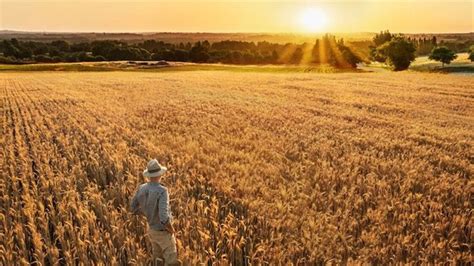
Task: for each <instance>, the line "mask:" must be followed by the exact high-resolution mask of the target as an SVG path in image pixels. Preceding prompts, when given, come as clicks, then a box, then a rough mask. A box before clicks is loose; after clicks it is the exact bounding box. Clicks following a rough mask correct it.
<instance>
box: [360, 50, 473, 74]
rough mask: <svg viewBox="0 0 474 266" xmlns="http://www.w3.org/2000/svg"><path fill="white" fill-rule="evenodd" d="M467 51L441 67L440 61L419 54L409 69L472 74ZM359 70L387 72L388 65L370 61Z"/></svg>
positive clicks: (471, 65)
mask: <svg viewBox="0 0 474 266" xmlns="http://www.w3.org/2000/svg"><path fill="white" fill-rule="evenodd" d="M468 57H469V55H468V54H467V53H462V54H458V58H456V59H455V60H454V61H453V62H451V64H449V65H447V64H446V65H445V66H444V68H443V67H442V65H441V63H440V62H437V61H433V60H429V59H428V56H420V57H417V58H416V59H415V61H414V62H413V63H412V64H411V65H410V68H409V70H413V71H418V72H439V73H459V74H466V75H474V63H473V62H471V61H470V60H469V59H468ZM360 70H364V71H370V72H389V71H391V70H390V67H389V66H387V65H386V64H381V63H377V62H375V63H371V64H370V65H367V66H363V67H361V68H360Z"/></svg>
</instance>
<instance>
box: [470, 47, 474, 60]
mask: <svg viewBox="0 0 474 266" xmlns="http://www.w3.org/2000/svg"><path fill="white" fill-rule="evenodd" d="M469 60H471V62H474V45H473V46H471V48H469Z"/></svg>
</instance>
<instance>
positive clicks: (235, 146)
mask: <svg viewBox="0 0 474 266" xmlns="http://www.w3.org/2000/svg"><path fill="white" fill-rule="evenodd" d="M472 84H473V79H472V78H471V77H461V76H450V75H441V74H422V73H409V72H408V73H342V74H341V73H339V74H312V73H311V74H305V73H238V72H230V71H202V72H200V71H195V72H166V73H147V72H107V73H105V72H92V73H84V72H83V73H81V72H77V73H72V72H69V73H60V72H43V73H33V72H30V73H21V72H17V73H13V72H12V73H2V74H0V88H1V89H0V91H1V94H0V95H1V112H2V121H1V123H2V127H1V130H2V134H1V136H2V137H1V142H2V158H1V160H2V174H1V176H2V178H1V180H0V189H1V192H2V193H1V196H0V202H1V207H0V208H1V214H0V224H1V226H0V230H1V231H0V264H1V265H11V264H20V265H21V264H28V263H33V262H38V263H41V264H43V265H49V264H60V265H63V264H67V265H71V264H86V265H87V264H112V265H115V264H122V265H123V264H144V263H147V262H148V258H149V256H150V253H151V245H150V243H149V242H148V240H147V238H146V237H145V232H146V222H145V220H144V219H143V218H140V217H136V216H132V215H131V214H130V213H129V212H128V209H127V208H128V204H129V200H130V197H131V195H132V193H133V192H134V191H135V189H136V188H137V186H138V185H139V184H140V183H142V182H145V181H146V180H145V178H144V177H143V176H142V175H141V173H142V171H143V169H144V168H145V166H146V163H147V161H148V160H149V159H150V158H154V157H156V158H158V159H159V160H160V162H162V163H163V164H164V165H166V166H168V168H169V169H170V171H169V174H168V175H167V176H166V177H165V178H164V180H163V183H164V184H165V185H166V186H168V188H169V190H170V193H171V194H170V195H171V207H172V212H173V215H174V217H175V228H176V230H177V234H176V237H177V240H178V243H177V245H178V253H179V256H180V258H181V259H182V260H183V261H184V262H185V263H186V264H190V265H196V264H199V263H206V264H218V265H230V264H232V265H249V264H253V265H262V264H272V265H274V264H285V265H288V264H294V265H314V264H320V263H337V264H340V263H349V264H353V263H371V264H388V263H409V262H422V263H446V262H447V263H454V262H465V263H468V262H470V261H472V255H471V254H472V252H473V250H474V247H473V244H472V241H473V234H474V232H473V230H472V228H473V226H474V224H473V217H472V215H473V198H472V195H473V192H474V187H473V184H474V183H473V181H472V174H473V171H474V166H473V163H474V155H473V154H474V152H473V145H474V143H473V142H474V115H473V114H474V87H473V85H472Z"/></svg>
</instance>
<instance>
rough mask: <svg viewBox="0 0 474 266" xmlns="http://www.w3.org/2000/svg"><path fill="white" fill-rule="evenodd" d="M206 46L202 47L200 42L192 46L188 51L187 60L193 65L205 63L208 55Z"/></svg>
mask: <svg viewBox="0 0 474 266" xmlns="http://www.w3.org/2000/svg"><path fill="white" fill-rule="evenodd" d="M206 47H207V44H206V45H202V44H201V42H197V43H195V44H194V46H193V48H191V51H189V58H190V59H191V61H192V62H195V63H205V62H207V61H208V60H209V53H208V49H207V48H206Z"/></svg>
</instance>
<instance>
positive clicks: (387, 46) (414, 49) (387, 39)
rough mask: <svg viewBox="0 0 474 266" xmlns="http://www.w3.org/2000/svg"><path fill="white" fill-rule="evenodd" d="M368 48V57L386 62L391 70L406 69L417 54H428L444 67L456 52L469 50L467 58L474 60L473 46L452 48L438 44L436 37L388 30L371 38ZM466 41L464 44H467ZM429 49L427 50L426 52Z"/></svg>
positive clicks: (455, 56)
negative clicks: (406, 34)
mask: <svg viewBox="0 0 474 266" xmlns="http://www.w3.org/2000/svg"><path fill="white" fill-rule="evenodd" d="M372 42H373V45H371V46H370V47H369V48H370V59H371V60H372V61H376V62H381V63H386V64H388V65H390V66H392V68H393V70H395V71H400V70H405V69H408V67H409V66H410V64H411V63H412V62H413V61H414V60H415V58H416V56H417V55H428V58H429V59H430V60H435V61H439V62H441V63H442V66H443V67H444V65H445V64H450V63H451V62H452V61H453V60H454V59H456V58H457V54H456V53H457V52H465V51H466V50H467V52H469V53H470V54H469V59H470V60H471V61H474V46H471V47H470V48H465V47H464V46H462V47H461V46H458V47H457V48H459V49H461V50H459V49H456V50H454V51H453V50H452V49H450V48H449V47H447V46H444V44H445V43H444V42H441V43H440V44H438V41H437V39H436V37H433V38H432V39H426V38H423V39H412V38H406V37H405V36H404V35H402V34H392V33H390V31H382V32H380V33H378V34H376V35H375V36H374V38H373V39H372ZM467 43H468V42H467ZM467 43H466V44H467ZM428 51H429V52H428Z"/></svg>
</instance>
